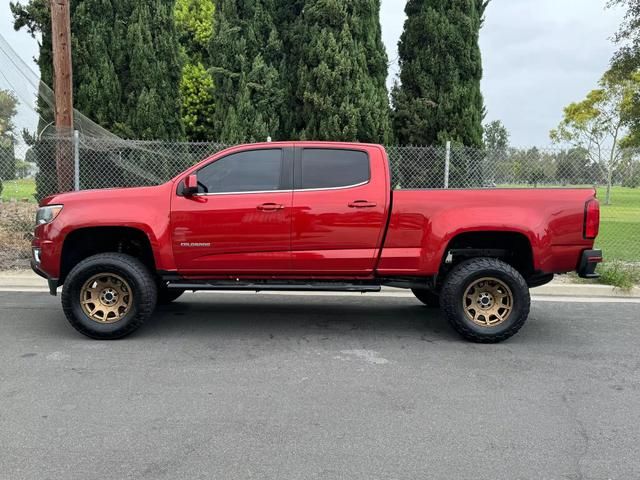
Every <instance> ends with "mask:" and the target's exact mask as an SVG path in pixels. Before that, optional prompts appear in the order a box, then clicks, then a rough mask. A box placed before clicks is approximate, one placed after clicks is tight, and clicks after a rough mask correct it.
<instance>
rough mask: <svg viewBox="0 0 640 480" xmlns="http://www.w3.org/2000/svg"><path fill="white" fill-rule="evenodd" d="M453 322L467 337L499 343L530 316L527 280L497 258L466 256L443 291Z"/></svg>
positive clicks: (448, 314) (461, 333)
mask: <svg viewBox="0 0 640 480" xmlns="http://www.w3.org/2000/svg"><path fill="white" fill-rule="evenodd" d="M440 302H441V305H442V309H443V311H444V313H445V315H446V317H447V319H448V320H449V323H450V324H451V326H452V327H453V328H454V329H455V330H456V331H457V332H458V333H459V334H460V335H462V336H463V337H464V338H465V339H467V340H470V341H472V342H477V343H498V342H502V341H504V340H506V339H508V338H510V337H512V336H513V335H515V334H516V333H517V332H518V330H520V328H522V326H523V325H524V323H525V322H526V320H527V317H528V316H529V309H530V306H531V297H530V294H529V287H528V286H527V282H526V281H525V279H524V278H523V277H522V275H520V273H519V272H518V271H517V270H515V269H514V268H513V267H512V266H511V265H509V264H507V263H505V262H503V261H501V260H498V259H495V258H474V259H471V260H466V261H464V262H462V263H460V264H459V265H457V266H456V267H454V268H453V270H451V272H449V274H448V275H447V276H446V278H445V279H444V282H443V286H442V291H441V294H440Z"/></svg>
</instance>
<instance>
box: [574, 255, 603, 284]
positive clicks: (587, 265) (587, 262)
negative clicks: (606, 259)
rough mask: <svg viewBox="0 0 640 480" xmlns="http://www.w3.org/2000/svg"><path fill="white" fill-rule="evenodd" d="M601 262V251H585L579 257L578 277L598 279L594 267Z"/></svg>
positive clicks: (598, 275) (598, 276)
mask: <svg viewBox="0 0 640 480" xmlns="http://www.w3.org/2000/svg"><path fill="white" fill-rule="evenodd" d="M600 262H602V250H585V251H584V252H582V256H581V257H580V263H579V264H578V275H580V278H600V274H599V273H596V267H597V266H598V264H599V263H600Z"/></svg>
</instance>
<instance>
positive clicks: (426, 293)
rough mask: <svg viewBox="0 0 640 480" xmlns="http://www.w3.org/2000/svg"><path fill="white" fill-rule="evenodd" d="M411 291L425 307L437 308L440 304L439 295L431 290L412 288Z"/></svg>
mask: <svg viewBox="0 0 640 480" xmlns="http://www.w3.org/2000/svg"><path fill="white" fill-rule="evenodd" d="M411 291H412V292H413V294H414V295H415V296H416V298H417V299H418V300H420V301H421V302H422V303H424V304H425V305H426V306H427V307H430V308H438V307H439V306H440V295H438V294H437V293H436V292H434V291H433V290H425V289H417V288H412V289H411Z"/></svg>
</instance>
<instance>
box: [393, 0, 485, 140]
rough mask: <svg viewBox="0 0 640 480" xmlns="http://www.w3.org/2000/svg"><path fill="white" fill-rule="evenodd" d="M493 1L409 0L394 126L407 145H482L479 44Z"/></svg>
mask: <svg viewBox="0 0 640 480" xmlns="http://www.w3.org/2000/svg"><path fill="white" fill-rule="evenodd" d="M487 4H488V0H409V1H408V2H407V5H406V8H405V12H406V14H407V20H406V22H405V25H404V32H403V34H402V37H401V38H400V43H399V44H398V46H399V55H400V69H401V70H400V81H401V83H400V84H399V85H398V84H396V86H395V87H394V89H393V93H392V97H393V106H394V112H393V126H394V130H395V134H396V138H397V139H398V141H399V142H400V143H401V144H414V145H432V144H442V143H444V142H446V141H452V142H454V143H458V144H462V145H465V146H469V147H481V146H482V120H483V117H484V104H483V98H482V94H481V92H480V80H481V79H482V59H481V54H480V47H479V44H478V41H479V34H480V28H481V26H482V19H483V15H484V11H485V8H486V6H487Z"/></svg>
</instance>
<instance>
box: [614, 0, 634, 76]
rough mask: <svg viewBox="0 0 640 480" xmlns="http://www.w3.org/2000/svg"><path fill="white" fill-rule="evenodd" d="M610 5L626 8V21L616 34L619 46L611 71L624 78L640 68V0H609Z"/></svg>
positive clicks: (615, 37) (615, 38)
mask: <svg viewBox="0 0 640 480" xmlns="http://www.w3.org/2000/svg"><path fill="white" fill-rule="evenodd" d="M608 6H609V7H622V8H625V9H626V13H625V17H624V21H623V22H622V25H620V28H619V29H618V32H617V33H616V35H615V36H614V40H615V42H616V43H617V44H618V46H619V48H618V50H617V51H616V52H615V54H614V56H613V58H612V59H611V69H610V71H609V74H610V75H613V76H615V77H617V78H618V79H624V78H628V77H629V76H630V75H631V74H632V73H634V72H637V71H638V70H640V0H609V1H608Z"/></svg>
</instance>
